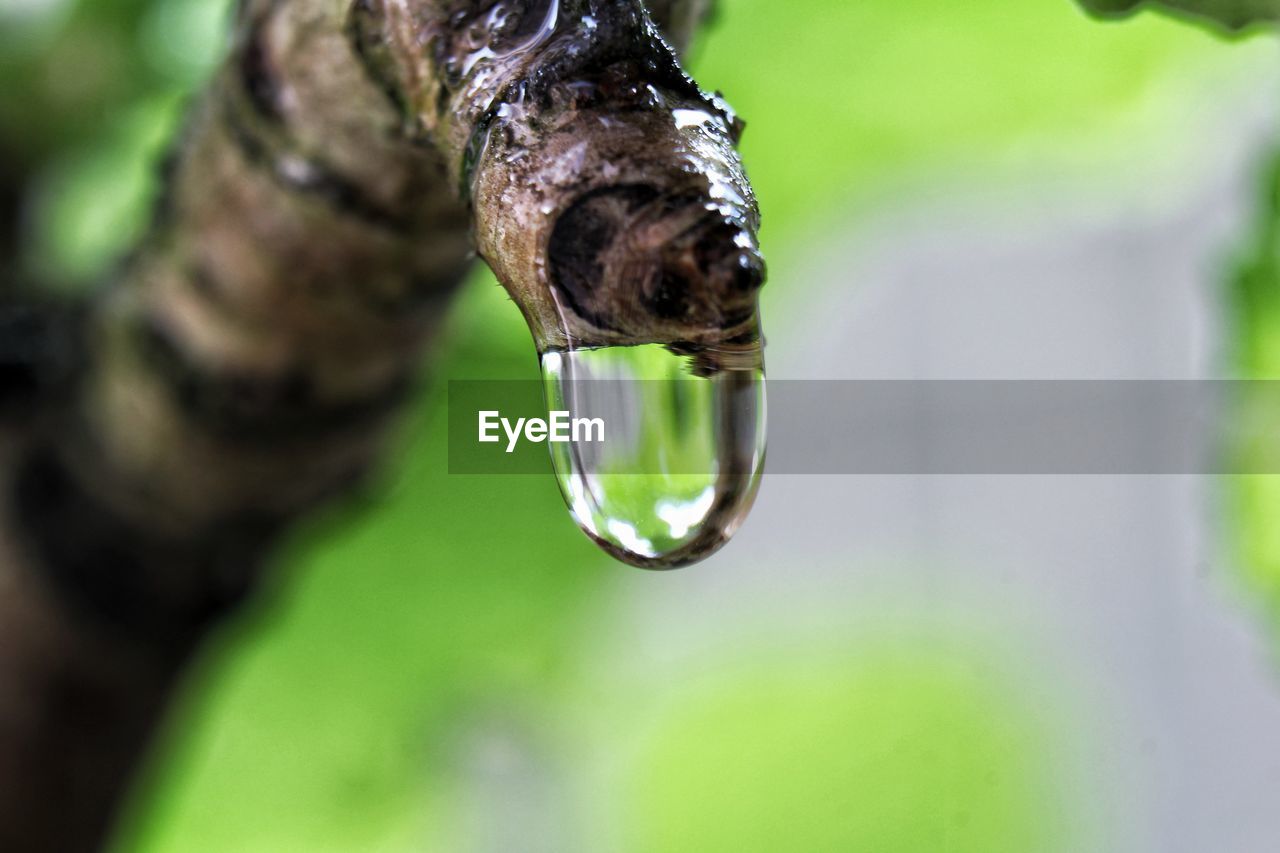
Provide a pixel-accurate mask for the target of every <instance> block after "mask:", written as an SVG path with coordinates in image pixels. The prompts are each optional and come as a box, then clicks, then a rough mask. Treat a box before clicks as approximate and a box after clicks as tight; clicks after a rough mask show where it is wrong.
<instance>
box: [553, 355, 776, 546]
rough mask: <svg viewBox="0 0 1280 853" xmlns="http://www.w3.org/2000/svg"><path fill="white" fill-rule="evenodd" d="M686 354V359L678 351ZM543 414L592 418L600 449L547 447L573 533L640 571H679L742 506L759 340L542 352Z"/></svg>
mask: <svg viewBox="0 0 1280 853" xmlns="http://www.w3.org/2000/svg"><path fill="white" fill-rule="evenodd" d="M686 349H687V350H689V351H687V352H686V351H685V350H686ZM542 371H543V378H544V386H545V390H546V398H547V404H548V408H549V409H550V410H551V411H553V412H555V411H567V412H569V413H570V417H571V418H573V419H575V420H579V419H581V420H582V421H583V422H584V423H586V422H590V421H592V420H595V419H598V420H599V421H601V422H603V425H604V429H603V441H599V442H597V441H593V440H589V439H592V438H594V436H591V435H575V436H574V438H575V439H580V440H573V441H570V442H567V443H559V444H550V445H549V446H550V448H551V455H552V462H553V465H554V468H555V474H556V479H557V481H558V483H559V485H560V491H561V493H562V494H563V495H564V499H565V502H566V503H567V504H568V506H569V512H570V514H571V515H572V516H573V518H574V520H575V521H577V523H578V525H579V527H581V528H582V530H583V531H584V532H585V533H586V534H587V535H588V536H589V537H591V539H593V540H594V541H595V542H596V543H597V544H598V545H600V547H602V548H603V549H604V550H605V551H607V552H608V553H610V554H612V555H613V556H614V557H616V558H618V559H619V560H622V561H623V562H626V563H629V564H631V565H633V566H639V567H641V568H646V569H671V568H679V567H681V566H687V565H689V564H691V563H695V562H697V561H699V560H701V559H703V558H705V557H708V556H710V555H711V554H713V553H714V552H716V551H717V550H719V549H720V547H721V546H723V545H724V544H725V543H726V542H727V541H728V540H729V538H730V537H731V536H732V535H733V534H734V533H735V532H736V531H737V529H738V527H739V525H740V524H741V523H742V521H743V519H744V518H745V517H746V515H747V513H748V512H749V511H750V509H751V505H752V503H753V502H754V500H755V496H756V491H757V489H758V487H759V484H760V472H761V469H762V467H763V463H764V452H765V385H764V362H763V356H762V352H761V346H760V343H759V341H758V340H755V341H752V342H751V343H750V344H743V345H735V346H726V347H708V346H704V347H696V348H681V347H668V346H664V345H661V344H647V345H638V346H611V347H600V348H591V349H563V350H550V351H547V352H544V353H543V355H542Z"/></svg>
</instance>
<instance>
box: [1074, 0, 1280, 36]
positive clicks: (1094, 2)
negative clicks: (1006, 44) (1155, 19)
mask: <svg viewBox="0 0 1280 853" xmlns="http://www.w3.org/2000/svg"><path fill="white" fill-rule="evenodd" d="M1080 2H1081V3H1082V4H1083V5H1084V7H1085V8H1086V9H1087V10H1089V11H1090V12H1092V13H1093V14H1095V15H1099V16H1101V17H1108V18H1109V17H1122V16H1127V15H1131V14H1133V13H1134V12H1137V11H1139V10H1141V9H1159V10H1162V11H1166V12H1171V13H1173V14H1175V15H1180V16H1187V15H1189V16H1192V17H1195V18H1199V19H1202V20H1205V21H1209V22H1212V23H1214V24H1217V25H1219V26H1221V27H1225V28H1226V29H1227V30H1229V31H1231V32H1237V31H1239V30H1243V29H1245V28H1246V27H1249V26H1251V25H1253V24H1259V23H1262V24H1272V23H1275V22H1276V21H1280V0H1080Z"/></svg>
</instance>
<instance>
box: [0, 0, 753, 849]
mask: <svg viewBox="0 0 1280 853" xmlns="http://www.w3.org/2000/svg"><path fill="white" fill-rule="evenodd" d="M708 8H709V4H708V3H707V2H704V0H666V2H658V3H655V4H654V12H656V13H657V20H658V21H659V22H660V23H661V24H663V25H665V26H667V27H668V32H669V33H670V34H671V35H672V36H673V40H674V41H675V42H676V43H677V44H680V45H684V44H687V41H688V38H689V34H690V32H691V29H692V27H693V26H694V25H695V24H696V23H697V22H700V21H701V20H703V19H704V17H705V14H706V12H707V10H708ZM740 128H741V126H740V123H739V122H738V121H737V119H736V118H735V117H734V116H733V115H732V113H731V112H730V111H729V110H728V108H727V107H726V106H725V105H724V104H723V102H722V101H720V100H719V99H718V98H711V97H708V96H706V95H704V94H703V93H702V92H700V91H699V90H698V88H697V87H696V86H695V85H694V84H693V83H692V81H690V80H689V78H687V77H686V76H685V75H684V73H683V72H682V71H681V70H680V68H679V65H678V63H677V61H676V59H675V56H674V55H673V53H672V51H671V49H670V47H668V45H667V44H666V43H665V42H664V41H663V39H662V37H661V36H660V35H659V33H658V30H657V29H656V28H655V26H654V22H653V21H652V20H651V19H650V17H649V15H648V13H646V11H645V9H644V7H642V6H641V5H640V3H639V2H638V0H558V2H557V0H524V2H520V1H519V0H509V2H504V3H497V4H495V3H492V2H464V0H356V2H355V3H354V4H353V3H352V2H350V0H245V2H243V3H242V5H241V8H240V11H239V14H238V18H237V37H236V40H235V45H234V49H233V50H232V52H231V55H230V57H229V59H228V61H227V62H226V64H225V65H224V67H223V68H222V70H221V72H220V73H219V74H218V75H217V78H216V79H215V80H214V81H213V82H212V83H211V85H210V87H209V88H208V91H207V92H206V93H205V94H204V95H203V96H202V97H201V98H200V99H199V100H198V102H197V104H196V106H195V107H194V109H193V111H192V115H191V117H190V120H189V122H188V125H187V127H186V130H185V133H184V135H183V138H182V140H181V141H180V143H179V144H178V145H177V146H176V148H175V154H174V156H173V158H172V159H171V161H170V162H169V163H168V165H167V167H166V190H165V193H164V197H163V198H162V200H161V202H160V203H159V205H158V208H157V211H156V216H155V220H154V224H153V227H152V228H151V229H150V232H149V234H148V235H147V237H146V239H145V241H144V242H143V244H142V245H141V246H140V247H139V248H138V250H137V251H136V253H135V254H134V255H133V256H132V257H131V258H130V259H129V261H128V262H127V263H126V264H124V265H123V267H122V268H121V270H120V272H119V274H118V275H117V276H116V277H115V279H114V280H113V281H112V282H111V284H110V285H109V286H108V287H106V288H104V290H103V291H102V292H101V293H100V294H98V295H97V296H96V297H95V298H94V299H93V301H92V303H91V304H89V305H87V306H84V307H83V309H82V310H78V311H74V312H68V311H65V310H61V309H58V310H50V311H42V310H31V309H29V310H24V311H21V312H12V311H10V312H8V313H7V314H5V315H4V316H5V317H6V318H7V319H5V320H4V321H3V322H4V323H7V324H8V325H7V326H6V334H7V335H8V334H9V332H10V331H12V332H15V334H13V335H9V338H8V339H9V340H12V341H18V340H19V339H20V338H21V336H20V335H17V334H16V332H18V331H22V330H26V331H27V332H29V334H28V336H27V338H24V340H26V339H29V340H31V341H32V342H33V343H32V345H30V346H17V345H15V346H13V347H10V348H8V349H6V351H4V352H0V424H2V429H3V431H2V432H0V472H2V473H3V477H4V479H5V483H6V488H4V489H2V490H0V849H3V850H82V849H92V848H94V847H96V846H97V845H99V844H100V843H101V841H102V839H103V837H104V833H105V832H106V831H107V829H108V827H109V824H110V820H111V816H112V814H113V811H114V809H115V808H116V806H117V805H118V802H119V800H120V797H121V796H122V794H123V792H124V791H125V789H126V786H127V783H128V780H129V777H130V774H131V772H132V770H133V768H134V766H135V764H136V762H137V761H138V758H139V756H140V754H141V753H142V751H143V749H144V747H145V745H146V742H147V739H148V736H149V734H150V732H151V731H152V729H153V728H154V726H155V723H156V721H157V719H158V717H159V715H160V714H161V713H162V710H163V708H164V704H165V700H166V697H167V696H168V694H169V693H170V691H171V690H172V689H173V685H174V682H175V679H176V677H177V675H178V674H179V673H180V672H181V670H182V667H183V664H184V663H185V662H186V661H187V660H188V658H189V657H190V656H191V654H192V653H193V652H194V650H195V649H196V648H197V647H198V644H199V642H200V640H201V639H202V638H203V637H204V636H205V635H206V634H207V632H208V631H209V630H210V629H211V627H213V626H214V625H216V624H217V623H218V621H219V620H220V619H222V618H224V617H225V616H226V615H227V614H228V613H229V612H231V611H232V610H233V608H234V605H235V604H236V603H237V602H239V601H240V600H241V599H242V598H243V597H244V596H245V595H246V594H247V593H248V592H249V591H250V590H251V589H252V586H253V582H254V580H255V579H256V578H257V577H258V575H259V574H260V571H261V566H262V563H263V562H264V560H265V559H266V558H267V557H268V555H269V554H270V552H271V547H272V545H273V543H274V542H275V541H276V540H277V539H278V537H279V536H280V535H281V533H282V532H283V531H284V530H286V529H287V527H288V525H289V524H290V523H291V522H293V521H294V520H296V519H298V518H300V517H302V516H304V515H305V514H306V513H308V512H309V511H311V510H313V509H314V508H316V507H318V506H320V505H322V504H324V503H326V502H327V501H329V500H331V499H333V498H334V497H336V496H339V495H342V494H344V493H346V492H349V491H350V490H351V489H352V488H353V487H355V486H356V485H357V484H358V483H360V482H361V481H362V479H363V478H365V477H366V475H367V473H368V472H369V470H370V468H371V466H372V464H373V462H374V461H375V459H376V457H377V454H378V451H379V449H380V447H381V445H382V444H383V439H384V436H385V433H386V431H387V429H388V428H389V426H390V424H391V423H392V420H393V417H394V415H395V413H396V411H397V408H398V404H399V403H400V402H401V401H402V400H403V399H404V398H405V396H406V394H407V393H408V392H409V391H410V390H411V389H412V387H413V385H414V382H415V378H416V374H417V370H418V366H419V364H420V362H421V360H422V357H423V350H424V347H426V346H427V345H428V344H429V342H430V340H431V336H432V332H433V330H434V329H435V328H436V327H437V324H438V323H439V321H440V319H441V317H442V314H443V311H444V307H445V305H446V303H447V300H448V298H449V296H450V294H451V293H452V292H453V290H454V289H455V288H456V286H457V284H458V283H459V282H460V281H461V279H462V278H463V276H464V274H465V272H466V270H467V269H468V267H469V265H470V261H471V258H472V256H473V251H474V249H473V245H475V246H478V248H479V250H480V252H481V254H482V255H483V256H484V258H485V259H486V260H487V261H488V262H489V263H490V264H491V265H492V266H493V267H494V269H495V270H496V271H497V272H498V274H499V277H500V278H501V279H502V281H503V283H504V284H505V285H506V286H507V287H508V289H509V290H510V292H511V294H512V296H513V298H514V299H515V301H516V302H517V304H518V305H519V306H520V308H521V310H523V311H524V313H525V315H526V317H527V318H528V319H529V321H530V325H531V328H532V329H533V332H534V335H535V338H536V339H537V340H538V342H539V344H540V345H541V346H563V345H566V344H568V343H570V342H576V343H590V344H594V343H602V342H624V343H638V342H650V341H657V342H663V343H669V344H672V345H680V346H685V347H692V348H698V347H707V346H708V345H713V344H715V345H718V344H721V343H724V342H726V341H727V342H729V344H732V343H734V342H742V341H748V340H754V335H755V334H756V331H755V325H754V320H753V314H754V307H755V293H756V289H757V288H758V287H759V285H760V284H761V282H762V278H763V267H762V264H761V262H760V260H759V256H758V253H757V251H756V248H755V247H756V242H755V228H756V224H757V219H758V214H757V212H756V209H755V202H754V199H753V197H752V196H751V192H750V187H749V185H748V184H747V183H746V180H745V177H744V175H743V174H742V170H741V166H740V164H739V162H738V160H737V156H736V154H735V153H734V150H733V145H734V142H735V140H736V134H737V133H738V131H739V130H740ZM473 234H474V236H475V242H474V244H473V240H472V235H473ZM60 341H69V342H72V343H65V344H63V343H58V342H60ZM9 350H12V351H9ZM69 354H72V355H69ZM74 354H83V357H82V358H77V357H75V355H74Z"/></svg>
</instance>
